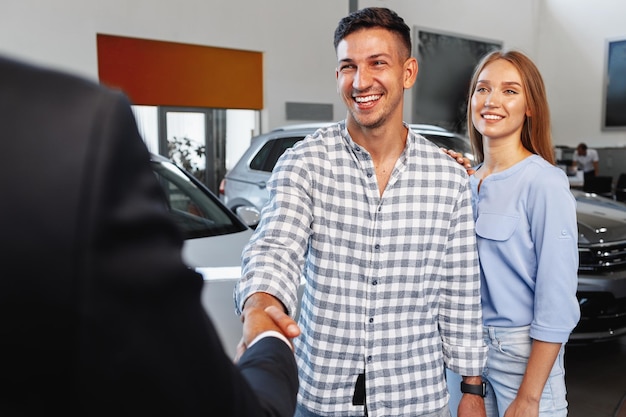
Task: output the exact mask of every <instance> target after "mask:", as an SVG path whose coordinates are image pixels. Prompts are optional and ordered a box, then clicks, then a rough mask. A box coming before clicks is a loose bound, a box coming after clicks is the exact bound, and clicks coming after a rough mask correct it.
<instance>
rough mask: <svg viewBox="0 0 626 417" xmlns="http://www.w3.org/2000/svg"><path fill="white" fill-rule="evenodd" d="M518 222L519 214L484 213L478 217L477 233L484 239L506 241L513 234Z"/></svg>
mask: <svg viewBox="0 0 626 417" xmlns="http://www.w3.org/2000/svg"><path fill="white" fill-rule="evenodd" d="M518 224H519V216H509V215H506V214H496V213H483V214H481V215H480V216H478V219H476V234H477V235H478V236H480V237H482V238H483V239H489V240H496V241H505V240H508V239H509V238H510V237H511V236H513V233H514V232H515V229H516V228H517V225H518Z"/></svg>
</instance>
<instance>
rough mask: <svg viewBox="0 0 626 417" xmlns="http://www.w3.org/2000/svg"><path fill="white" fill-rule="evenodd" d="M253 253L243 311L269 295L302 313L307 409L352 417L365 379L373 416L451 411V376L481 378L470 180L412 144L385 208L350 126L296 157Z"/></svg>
mask: <svg viewBox="0 0 626 417" xmlns="http://www.w3.org/2000/svg"><path fill="white" fill-rule="evenodd" d="M268 189H269V191H270V200H269V202H268V204H267V205H266V207H265V208H264V209H263V213H262V220H261V223H260V224H259V226H258V228H257V230H256V232H255V235H254V236H253V237H252V239H251V240H250V243H249V244H248V246H247V247H246V248H245V249H244V253H243V269H242V279H241V281H240V282H239V283H238V286H237V288H236V289H235V303H236V306H237V308H238V309H239V311H240V309H241V308H242V306H243V303H244V302H245V300H246V298H247V297H249V296H250V295H251V294H252V293H254V292H259V291H261V292H267V293H270V294H272V295H274V296H275V297H277V298H278V299H279V300H281V301H282V302H283V303H284V305H285V306H286V307H287V309H288V310H289V312H290V313H291V314H294V312H295V311H296V310H297V302H298V297H297V289H298V286H299V284H300V283H301V282H304V285H305V287H304V288H305V290H304V295H303V299H302V305H301V312H300V317H299V323H300V326H301V328H302V331H303V332H302V334H301V336H299V337H298V338H296V339H295V340H294V343H295V346H296V355H297V360H298V364H299V371H300V385H301V387H300V393H299V402H300V404H302V405H303V406H304V407H305V408H307V409H309V410H311V411H312V412H314V413H317V414H320V415H329V416H351V415H355V414H358V413H359V411H361V412H362V408H363V407H362V406H354V405H352V396H353V394H354V388H355V382H356V379H357V376H358V374H360V373H363V372H365V376H366V402H367V408H368V413H369V416H370V417H371V416H385V417H389V416H416V415H421V414H425V413H428V412H433V411H436V410H438V409H440V408H442V407H444V406H445V405H446V403H447V389H446V384H445V380H444V372H443V369H444V364H445V365H447V366H448V367H449V368H450V369H452V370H453V371H455V372H458V373H460V374H462V375H480V373H481V371H482V366H483V364H484V361H485V347H484V345H483V342H482V324H481V310H480V304H479V302H480V278H479V266H478V255H477V252H476V239H475V233H474V223H473V217H472V208H471V204H470V191H469V184H468V179H467V175H466V173H465V170H464V169H463V168H462V167H461V166H460V165H459V164H457V163H456V162H455V161H454V160H453V159H452V158H450V157H449V156H447V155H445V154H443V152H441V151H440V150H439V148H438V147H437V146H435V145H434V144H432V143H431V142H429V141H428V140H426V139H424V138H423V137H421V136H419V135H416V134H415V133H414V132H412V131H409V134H408V137H407V143H406V147H405V150H404V152H403V153H402V155H401V156H400V158H399V159H398V161H397V163H396V165H395V167H394V170H393V172H392V174H391V178H390V179H389V183H388V184H387V187H386V189H385V190H384V192H383V195H382V196H380V193H379V188H378V184H377V182H376V175H375V171H374V165H373V162H372V158H371V156H370V155H369V153H368V152H367V151H366V150H365V149H363V148H361V147H360V146H359V145H357V144H356V143H355V142H354V141H353V140H352V139H351V138H350V136H349V134H348V132H347V130H346V128H345V122H342V123H338V124H336V125H332V126H330V127H328V128H323V129H320V130H318V131H317V132H316V133H314V134H313V135H311V136H309V137H307V138H305V139H304V140H303V141H301V142H299V143H297V144H296V145H295V146H294V147H293V148H292V149H289V150H287V151H286V152H285V154H283V156H282V157H281V158H280V160H279V161H278V163H277V165H276V167H275V168H274V172H273V174H272V177H271V180H270V181H269V183H268Z"/></svg>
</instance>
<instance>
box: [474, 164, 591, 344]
mask: <svg viewBox="0 0 626 417" xmlns="http://www.w3.org/2000/svg"><path fill="white" fill-rule="evenodd" d="M478 184H479V180H478V179H477V178H475V176H473V175H472V176H471V177H470V185H471V188H472V208H473V212H474V219H475V221H476V237H477V244H478V253H479V255H480V265H481V279H482V282H481V285H482V288H481V293H482V305H483V322H484V324H485V325H486V326H500V327H518V326H525V325H530V326H531V327H530V336H531V337H532V338H533V339H538V340H542V341H546V342H555V343H558V342H561V343H565V342H566V341H567V340H568V338H569V335H570V333H571V331H572V330H573V329H574V327H575V326H576V324H577V323H578V320H579V318H580V308H579V305H578V301H577V299H576V288H577V270H578V247H577V236H578V229H577V223H576V200H575V199H574V197H573V195H572V194H571V192H570V190H569V182H568V180H567V176H566V175H565V173H564V172H563V171H562V170H561V169H560V168H558V167H555V166H553V165H551V164H549V163H548V162H547V161H546V160H544V159H543V158H541V157H540V156H538V155H532V156H530V157H528V158H526V159H524V160H523V161H521V162H519V163H517V164H516V165H514V166H512V167H511V168H508V169H507V170H505V171H502V172H498V173H495V174H491V175H489V176H488V177H487V178H485V179H484V180H483V182H482V185H481V186H480V191H479V190H478Z"/></svg>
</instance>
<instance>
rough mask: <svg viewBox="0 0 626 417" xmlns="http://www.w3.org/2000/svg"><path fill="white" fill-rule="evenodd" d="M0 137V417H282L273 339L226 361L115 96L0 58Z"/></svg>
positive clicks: (280, 349) (285, 391)
mask: <svg viewBox="0 0 626 417" xmlns="http://www.w3.org/2000/svg"><path fill="white" fill-rule="evenodd" d="M0 135H1V137H2V140H1V143H2V148H1V149H0V152H1V153H2V162H1V163H0V192H1V194H0V242H1V247H0V257H1V258H0V259H1V263H0V415H2V416H16V415H49V414H52V413H53V412H59V413H61V415H72V416H73V415H76V416H87V415H103V416H104V415H106V416H122V415H129V416H130V415H132V416H196V415H203V416H212V415H214V416H246V417H247V416H256V415H277V416H287V415H292V414H293V410H294V408H295V395H296V391H297V386H298V383H297V374H296V366H295V361H294V358H293V353H292V352H291V350H290V349H289V348H288V347H287V346H286V344H285V343H283V342H282V341H280V340H277V339H275V338H270V339H265V340H262V341H261V342H259V343H258V345H255V346H253V347H252V348H251V349H250V350H249V351H248V352H247V353H246V354H245V356H244V357H243V359H242V361H241V362H240V366H239V367H236V366H234V365H233V363H232V361H231V360H230V359H229V358H228V357H227V356H226V354H225V353H224V351H223V349H222V346H221V343H220V340H219V339H218V337H217V333H216V331H215V329H214V328H213V326H212V324H211V322H210V320H209V318H208V317H207V315H206V313H205V311H204V309H203V307H202V305H201V303H200V292H201V287H202V279H201V277H200V276H199V275H198V274H196V273H195V272H193V271H191V270H189V269H188V268H186V267H185V265H184V264H183V262H182V260H181V254H180V249H181V245H182V240H181V238H180V236H179V233H178V231H177V230H176V229H175V226H174V225H173V223H171V222H170V220H169V218H168V216H167V212H166V208H165V205H164V200H163V195H162V190H161V189H160V186H159V185H158V183H157V181H156V178H155V176H154V174H153V173H152V171H151V169H150V166H149V156H148V151H147V149H146V147H145V145H144V143H143V141H142V140H141V138H140V136H139V134H138V132H137V127H136V124H135V120H134V118H133V116H132V112H131V110H130V106H129V103H128V101H127V99H126V97H125V96H124V95H123V94H121V93H118V92H114V91H111V90H109V89H106V88H103V87H101V86H98V85H97V84H95V83H92V82H89V81H86V80H81V79H78V78H76V77H73V76H69V75H66V74H62V73H58V72H53V71H49V70H43V69H38V68H35V67H31V66H28V65H23V64H20V63H16V62H13V61H10V60H6V59H0ZM257 394H258V395H257Z"/></svg>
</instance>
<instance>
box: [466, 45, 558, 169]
mask: <svg viewBox="0 0 626 417" xmlns="http://www.w3.org/2000/svg"><path fill="white" fill-rule="evenodd" d="M499 59H503V60H505V61H507V62H510V63H511V64H512V65H513V66H514V67H515V68H516V69H517V71H518V72H519V73H520V76H521V78H522V88H523V89H524V95H525V97H526V105H527V106H528V108H529V109H530V114H531V116H526V119H525V120H524V127H523V129H522V138H521V139H522V145H523V146H524V148H526V149H528V150H529V151H530V152H532V153H534V154H537V155H539V156H541V157H543V158H544V159H545V160H546V161H548V162H550V163H551V164H554V163H555V159H554V148H553V146H552V136H551V129H550V108H549V106H548V98H547V95H546V88H545V86H544V83H543V78H542V77H541V73H540V72H539V69H538V68H537V66H536V65H535V64H534V63H533V62H532V61H531V60H530V58H528V57H527V56H526V55H524V54H523V53H522V52H519V51H514V50H512V51H503V50H498V51H493V52H490V53H489V54H487V55H485V56H484V57H483V58H482V59H481V61H480V62H479V63H478V65H477V66H476V68H475V70H474V75H473V76H472V82H471V84H470V88H469V99H468V105H467V132H468V134H469V137H470V140H471V142H472V149H473V151H474V155H475V157H476V159H477V162H482V161H483V160H484V157H485V154H484V150H483V137H482V135H481V134H480V132H479V131H478V130H476V128H475V127H474V124H473V123H472V95H473V94H474V90H475V89H476V84H477V83H478V76H479V75H480V73H481V72H482V70H483V69H484V68H485V67H486V66H487V65H488V64H490V63H492V62H494V61H496V60H499Z"/></svg>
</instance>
